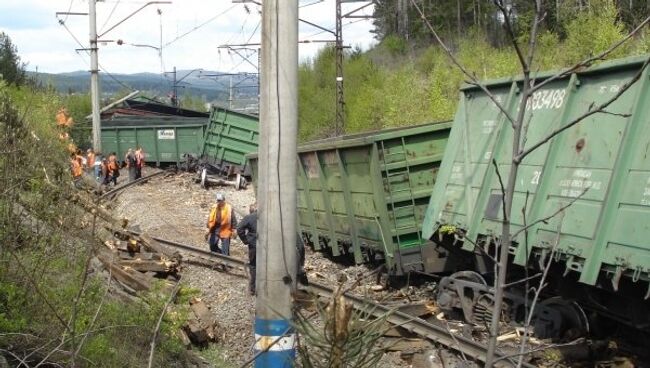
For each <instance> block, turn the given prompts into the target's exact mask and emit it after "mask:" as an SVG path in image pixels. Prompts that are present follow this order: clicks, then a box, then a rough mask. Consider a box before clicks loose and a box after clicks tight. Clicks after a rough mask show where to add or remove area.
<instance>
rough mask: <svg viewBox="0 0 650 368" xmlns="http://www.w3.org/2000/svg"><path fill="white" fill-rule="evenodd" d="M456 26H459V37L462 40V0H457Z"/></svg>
mask: <svg viewBox="0 0 650 368" xmlns="http://www.w3.org/2000/svg"><path fill="white" fill-rule="evenodd" d="M456 26H457V32H458V33H457V36H458V39H459V40H460V36H461V35H462V33H461V28H462V25H461V18H460V0H456Z"/></svg>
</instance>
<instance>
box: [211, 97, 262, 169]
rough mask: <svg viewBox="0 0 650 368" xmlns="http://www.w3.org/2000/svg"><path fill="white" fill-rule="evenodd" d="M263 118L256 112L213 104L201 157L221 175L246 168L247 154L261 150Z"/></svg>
mask: <svg viewBox="0 0 650 368" xmlns="http://www.w3.org/2000/svg"><path fill="white" fill-rule="evenodd" d="M259 134H260V133H259V119H258V117H257V116H255V115H249V114H244V113H241V112H235V111H232V110H228V109H225V108H222V107H213V108H212V111H211V112H210V122H209V124H208V128H207V129H206V131H205V137H204V143H203V149H202V151H201V154H200V157H201V159H202V160H203V161H204V162H207V163H208V164H210V165H211V166H213V167H215V168H217V170H218V171H219V173H220V174H226V175H229V174H233V173H235V171H237V172H242V173H244V172H245V171H246V163H247V161H246V154H249V153H252V152H257V142H258V137H259Z"/></svg>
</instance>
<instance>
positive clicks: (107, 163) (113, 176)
mask: <svg viewBox="0 0 650 368" xmlns="http://www.w3.org/2000/svg"><path fill="white" fill-rule="evenodd" d="M144 157H145V153H144V150H142V148H141V147H138V148H137V149H135V150H133V149H132V148H129V150H128V151H127V152H126V155H125V156H124V161H123V163H124V164H123V166H125V167H126V168H127V169H128V170H129V180H130V181H133V180H137V179H139V178H141V177H142V168H143V167H144V165H145V161H144ZM121 166H122V165H120V162H119V161H118V159H117V154H116V153H115V152H112V153H111V154H109V155H108V156H107V157H104V158H102V155H101V153H95V152H94V151H93V149H92V148H89V149H88V151H87V152H86V155H85V156H84V155H82V152H81V150H79V149H77V150H76V151H75V152H73V153H72V154H71V155H70V170H71V172H72V178H73V182H74V184H75V186H76V187H79V186H80V185H81V182H82V177H83V174H84V171H85V172H86V174H87V175H88V176H91V175H92V177H93V178H95V180H97V181H99V182H100V183H101V184H102V185H105V186H110V185H111V184H113V185H114V186H115V185H117V178H118V177H119V176H120V168H121Z"/></svg>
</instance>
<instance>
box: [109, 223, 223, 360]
mask: <svg viewBox="0 0 650 368" xmlns="http://www.w3.org/2000/svg"><path fill="white" fill-rule="evenodd" d="M101 235H102V236H104V237H105V238H106V239H104V241H103V243H104V245H106V248H107V249H106V250H105V251H103V252H100V254H99V255H98V256H97V258H98V259H99V261H100V262H101V264H102V265H103V266H104V268H106V269H107V270H108V271H110V274H111V276H112V277H113V279H115V280H116V281H117V284H119V285H120V286H121V289H123V290H125V291H126V293H127V294H129V295H131V296H134V297H135V296H137V294H138V292H142V291H147V290H151V288H152V286H153V285H154V281H155V280H156V279H158V280H161V282H164V283H166V286H167V287H169V288H173V285H174V283H175V282H177V280H178V279H179V271H180V265H181V257H180V255H179V254H178V253H174V254H170V253H169V252H168V251H166V250H165V249H164V248H163V246H162V245H161V244H160V243H158V242H157V241H155V240H153V239H152V238H151V237H150V236H148V235H146V234H140V235H133V234H131V233H130V232H127V231H124V230H123V229H115V228H110V227H108V226H107V227H105V228H104V229H102V231H101ZM181 308H188V309H189V310H190V311H191V313H190V317H189V319H188V321H187V322H186V323H185V324H184V325H183V326H182V328H181V329H179V330H178V331H177V336H178V337H179V339H180V340H181V341H182V343H183V345H184V346H185V347H186V348H188V349H189V348H191V347H192V345H194V346H198V347H205V346H207V345H208V344H209V343H211V342H216V341H218V340H219V335H218V333H219V332H220V328H219V325H218V323H217V321H216V319H215V317H214V315H213V313H212V312H211V311H210V309H209V308H208V307H207V305H206V304H205V303H204V302H203V301H202V300H201V299H198V298H193V299H191V300H190V301H189V305H187V306H181Z"/></svg>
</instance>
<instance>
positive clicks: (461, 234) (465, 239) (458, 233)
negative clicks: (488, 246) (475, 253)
mask: <svg viewBox="0 0 650 368" xmlns="http://www.w3.org/2000/svg"><path fill="white" fill-rule="evenodd" d="M454 234H455V235H457V236H458V237H459V238H460V240H462V241H468V242H469V243H470V244H472V245H473V246H474V248H476V249H479V250H480V251H481V253H483V255H484V256H486V257H488V258H489V259H490V260H491V261H492V262H494V263H497V260H496V259H495V258H494V257H492V255H491V254H489V253H488V252H486V251H485V249H483V247H481V246H480V245H478V244H476V242H474V241H473V240H471V239H469V238H467V237H466V236H465V234H463V233H462V232H460V231H458V230H457V231H456V232H454Z"/></svg>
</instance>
